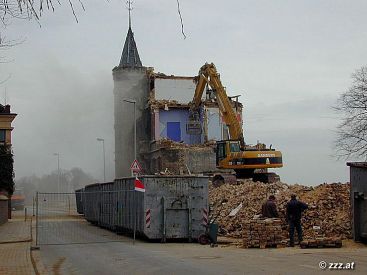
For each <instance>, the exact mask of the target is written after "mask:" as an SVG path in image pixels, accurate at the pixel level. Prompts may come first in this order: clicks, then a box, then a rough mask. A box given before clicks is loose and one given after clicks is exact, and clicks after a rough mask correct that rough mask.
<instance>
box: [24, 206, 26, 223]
mask: <svg viewBox="0 0 367 275" xmlns="http://www.w3.org/2000/svg"><path fill="white" fill-rule="evenodd" d="M24 221H25V222H26V221H27V207H24Z"/></svg>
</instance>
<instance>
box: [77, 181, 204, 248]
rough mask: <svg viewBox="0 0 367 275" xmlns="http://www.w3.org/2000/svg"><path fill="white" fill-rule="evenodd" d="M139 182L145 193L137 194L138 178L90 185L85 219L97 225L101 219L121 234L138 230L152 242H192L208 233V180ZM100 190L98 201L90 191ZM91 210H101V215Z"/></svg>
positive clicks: (100, 222) (85, 207) (102, 222)
mask: <svg viewBox="0 0 367 275" xmlns="http://www.w3.org/2000/svg"><path fill="white" fill-rule="evenodd" d="M139 179H140V180H141V181H142V182H143V183H144V186H145V192H138V191H134V188H135V184H134V181H135V178H122V179H116V180H115V181H114V182H113V183H101V184H97V185H98V186H99V188H96V187H97V186H96V184H94V185H90V186H86V187H85V192H86V196H85V200H84V202H83V203H85V206H84V213H85V218H86V219H87V220H89V221H92V222H93V223H96V220H98V222H97V223H98V224H99V225H100V226H103V227H107V228H110V229H112V230H115V231H117V232H126V231H133V230H134V229H135V231H136V232H137V234H139V235H142V236H145V237H147V238H148V239H151V240H157V239H158V240H159V239H160V240H162V241H166V240H167V239H188V240H189V241H191V240H193V239H197V238H198V237H199V236H200V235H201V234H204V233H205V229H206V227H205V226H206V225H207V224H206V223H207V220H208V217H207V215H208V177H204V176H141V177H139ZM89 187H91V188H89ZM96 189H99V190H101V194H100V195H97V196H98V198H97V197H96V196H88V192H89V191H92V192H93V191H96ZM91 194H93V193H91ZM95 194H97V193H95ZM103 194H104V195H103ZM88 197H90V198H92V197H93V200H94V201H95V203H96V202H98V203H99V206H97V208H96V206H95V205H94V203H92V202H88ZM88 208H93V209H97V211H99V213H96V211H91V210H88ZM88 214H90V215H92V216H91V217H89V216H88ZM107 216H108V217H107Z"/></svg>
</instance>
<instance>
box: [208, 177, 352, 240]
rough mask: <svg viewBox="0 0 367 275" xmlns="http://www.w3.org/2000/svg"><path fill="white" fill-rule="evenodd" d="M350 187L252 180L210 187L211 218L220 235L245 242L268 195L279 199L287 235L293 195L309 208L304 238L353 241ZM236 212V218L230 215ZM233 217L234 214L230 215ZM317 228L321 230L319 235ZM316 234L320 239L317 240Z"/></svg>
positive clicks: (278, 204)
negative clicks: (337, 238) (244, 239)
mask: <svg viewBox="0 0 367 275" xmlns="http://www.w3.org/2000/svg"><path fill="white" fill-rule="evenodd" d="M349 190H350V187H349V184H348V183H346V184H342V183H332V184H326V183H324V184H321V185H319V186H316V187H309V186H302V185H298V184H296V185H287V184H285V183H281V182H276V183H271V184H265V183H261V182H253V181H251V180H240V181H239V180H238V181H237V185H229V184H224V185H222V186H220V187H217V188H215V187H214V186H213V185H212V184H210V186H209V199H210V204H211V208H212V212H211V215H212V216H213V217H214V218H216V221H215V222H216V223H218V224H219V235H222V236H228V237H236V238H242V237H243V232H244V231H245V230H246V225H247V223H248V221H251V220H252V219H253V218H254V216H255V215H258V214H260V213H261V205H262V204H263V203H264V202H265V201H266V199H267V198H268V197H269V195H271V194H273V195H275V197H276V204H277V208H278V212H279V215H280V219H281V221H282V225H281V226H282V229H283V230H285V232H287V223H286V220H285V214H286V210H285V208H286V204H287V202H288V201H289V199H290V196H291V194H296V195H297V196H298V198H299V199H300V200H301V201H303V202H305V203H307V204H308V205H309V209H308V210H306V211H305V212H304V213H303V217H302V226H303V232H304V238H305V239H307V238H310V239H314V238H316V237H339V238H342V239H346V238H351V222H350V221H351V217H350V205H349V192H350V191H349ZM236 208H239V209H237V211H236V214H235V215H229V214H230V213H231V211H232V212H233V210H234V209H236ZM231 214H233V213H231ZM315 228H319V229H318V230H317V232H316V231H315ZM316 234H317V236H316Z"/></svg>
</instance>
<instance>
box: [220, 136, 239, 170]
mask: <svg viewBox="0 0 367 275" xmlns="http://www.w3.org/2000/svg"><path fill="white" fill-rule="evenodd" d="M216 145H217V148H216V150H215V152H216V163H217V166H218V165H219V162H220V161H221V160H223V159H225V158H226V157H227V156H228V155H229V154H230V153H237V152H241V143H240V141H239V140H221V141H217V143H216Z"/></svg>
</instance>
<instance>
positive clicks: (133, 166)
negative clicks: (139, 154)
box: [130, 159, 142, 173]
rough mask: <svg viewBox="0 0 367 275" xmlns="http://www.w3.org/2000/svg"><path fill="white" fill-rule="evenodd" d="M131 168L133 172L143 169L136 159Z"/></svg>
mask: <svg viewBox="0 0 367 275" xmlns="http://www.w3.org/2000/svg"><path fill="white" fill-rule="evenodd" d="M130 170H131V172H136V173H139V172H141V170H142V169H141V166H140V164H139V162H138V161H137V160H136V159H135V160H134V161H133V163H132V164H131V166H130Z"/></svg>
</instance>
